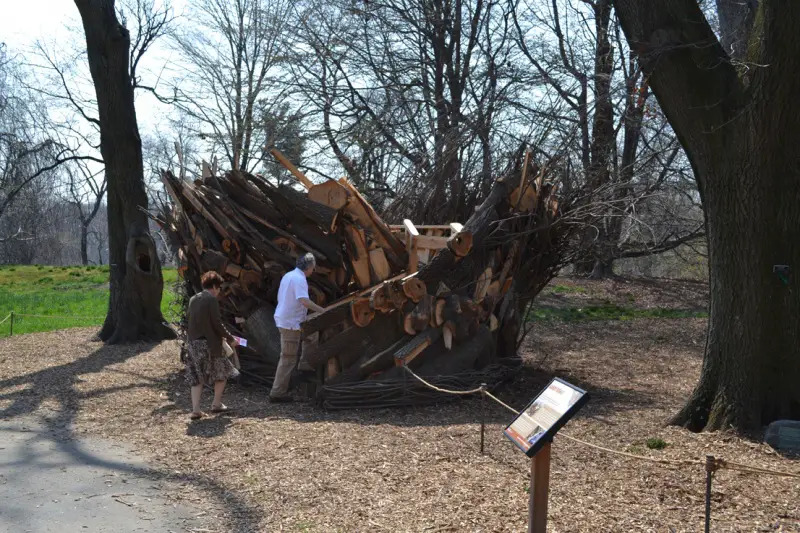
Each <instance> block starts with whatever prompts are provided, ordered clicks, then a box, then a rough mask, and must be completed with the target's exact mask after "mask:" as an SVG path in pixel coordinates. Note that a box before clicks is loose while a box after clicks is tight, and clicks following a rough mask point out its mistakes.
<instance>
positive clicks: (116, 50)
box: [75, 0, 175, 344]
mask: <svg viewBox="0 0 800 533" xmlns="http://www.w3.org/2000/svg"><path fill="white" fill-rule="evenodd" d="M75 5H76V6H77V7H78V11H79V12H80V15H81V19H82V21H83V29H84V32H85V34H86V51H87V55H88V60H89V70H90V71H91V74H92V80H93V81H94V86H95V93H96V96H97V107H98V112H99V122H100V151H101V153H102V154H103V160H104V162H105V166H106V176H107V180H108V234H109V263H110V264H111V269H110V297H109V305H108V314H107V315H106V320H105V323H104V324H103V327H102V329H101V330H100V332H99V334H98V336H99V337H100V339H102V340H103V341H106V342H108V343H111V344H113V343H120V342H133V341H138V340H161V339H165V338H174V337H175V332H174V331H173V330H172V329H171V328H170V327H169V326H167V325H166V323H165V322H164V318H163V316H162V315H161V309H160V304H161V292H162V290H163V287H164V280H163V277H162V275H161V263H160V261H159V258H158V254H157V253H156V247H155V243H154V242H153V239H152V237H151V236H150V232H149V228H148V219H147V216H146V215H145V214H144V213H143V212H142V211H141V209H146V208H147V194H146V193H145V189H144V171H143V165H142V141H141V138H140V137H139V129H138V126H137V123H136V111H135V108H134V103H133V83H132V81H131V78H130V71H129V64H128V63H129V53H130V34H129V32H128V30H127V29H126V28H125V27H124V26H123V25H122V24H120V22H119V21H118V20H117V17H116V13H115V10H114V0H75Z"/></svg>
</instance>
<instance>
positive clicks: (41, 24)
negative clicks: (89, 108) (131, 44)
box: [0, 0, 186, 130]
mask: <svg viewBox="0 0 800 533" xmlns="http://www.w3.org/2000/svg"><path fill="white" fill-rule="evenodd" d="M185 1H186V0H172V1H171V2H170V4H171V5H172V6H173V10H175V11H179V9H180V8H182V7H183V6H184V5H185ZM176 8H177V9H176ZM80 27H81V23H80V16H79V14H78V8H77V7H75V3H74V2H73V1H72V0H24V1H20V0H0V42H4V43H6V45H7V46H8V48H9V49H10V50H11V51H13V53H15V54H22V55H23V57H26V58H27V57H30V58H31V61H35V60H36V59H35V57H34V56H33V54H32V53H31V49H32V47H33V46H34V44H35V43H36V41H37V40H42V41H44V42H47V43H51V44H52V45H53V46H55V47H56V49H57V48H58V47H59V44H60V43H68V42H71V41H73V40H74V39H75V36H74V35H75V34H74V33H73V32H72V31H71V30H70V28H73V29H75V28H80ZM152 52H153V53H150V54H148V56H149V57H148V56H145V59H144V60H143V63H144V65H142V66H143V68H144V70H145V72H147V71H151V72H157V71H159V70H161V68H162V67H163V66H164V64H165V63H167V62H169V61H170V59H171V58H170V53H169V50H168V47H167V46H164V43H163V38H162V46H160V47H157V49H154V50H152ZM167 112H168V111H167V110H165V109H164V106H163V105H162V104H160V103H159V102H158V101H157V100H156V99H155V97H153V96H152V95H149V94H146V93H143V92H142V91H139V94H137V95H136V114H137V118H138V121H139V126H140V129H142V130H151V129H153V128H155V127H157V126H159V125H163V124H164V121H163V118H164V117H165V115H166V113H167Z"/></svg>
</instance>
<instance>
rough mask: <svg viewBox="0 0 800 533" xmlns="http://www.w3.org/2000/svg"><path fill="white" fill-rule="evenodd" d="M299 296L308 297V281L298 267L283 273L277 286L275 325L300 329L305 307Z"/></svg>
mask: <svg viewBox="0 0 800 533" xmlns="http://www.w3.org/2000/svg"><path fill="white" fill-rule="evenodd" d="M300 298H308V281H307V280H306V275H305V274H304V273H303V271H302V270H300V269H299V268H295V269H294V270H292V271H291V272H287V273H286V274H284V276H283V278H281V285H280V287H278V307H276V308H275V325H276V326H278V327H279V328H283V329H295V330H299V329H300V323H301V322H303V321H304V320H305V319H306V311H307V309H306V307H305V306H304V305H303V304H302V303H301V302H300Z"/></svg>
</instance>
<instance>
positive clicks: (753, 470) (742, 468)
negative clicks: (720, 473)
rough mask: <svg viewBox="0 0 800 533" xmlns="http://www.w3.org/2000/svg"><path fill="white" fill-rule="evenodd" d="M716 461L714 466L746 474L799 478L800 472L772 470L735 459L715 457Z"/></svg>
mask: <svg viewBox="0 0 800 533" xmlns="http://www.w3.org/2000/svg"><path fill="white" fill-rule="evenodd" d="M716 463H717V465H716V466H717V467H718V468H727V469H728V470H737V471H739V472H745V473H748V474H764V475H768V476H783V477H793V478H798V479H800V474H795V473H794V472H782V471H780V470H772V469H771V468H762V467H760V466H750V465H745V464H742V463H737V462H735V461H728V460H725V459H716Z"/></svg>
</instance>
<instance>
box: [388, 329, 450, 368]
mask: <svg viewBox="0 0 800 533" xmlns="http://www.w3.org/2000/svg"><path fill="white" fill-rule="evenodd" d="M441 335H442V330H440V329H438V328H433V329H426V330H425V331H423V332H422V333H420V334H418V335H416V336H415V337H414V338H412V339H411V340H410V341H408V343H407V344H406V345H405V346H403V347H402V348H400V349H399V350H397V352H395V354H394V364H395V366H404V365H407V364H408V363H410V362H411V361H413V360H414V359H416V358H417V356H418V355H419V354H421V353H422V352H424V351H425V348H427V347H428V346H430V345H431V344H433V343H434V342H436V341H437V340H439V337H441Z"/></svg>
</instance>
